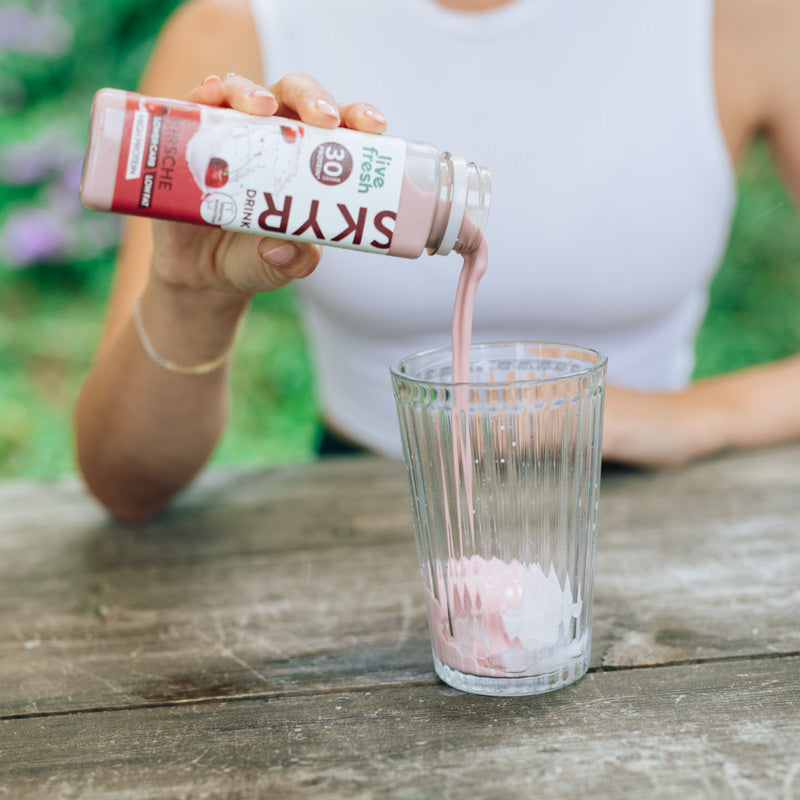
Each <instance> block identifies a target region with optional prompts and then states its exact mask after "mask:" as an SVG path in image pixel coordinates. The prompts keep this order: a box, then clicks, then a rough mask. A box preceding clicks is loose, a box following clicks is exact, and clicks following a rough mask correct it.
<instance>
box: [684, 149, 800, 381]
mask: <svg viewBox="0 0 800 800" xmlns="http://www.w3.org/2000/svg"><path fill="white" fill-rule="evenodd" d="M799 311H800V226H799V225H798V217H797V210H796V208H795V206H794V204H793V203H792V200H791V199H790V198H789V197H788V196H787V194H786V192H785V191H784V188H783V186H782V184H781V183H780V181H779V180H778V177H777V175H776V173H775V170H774V168H773V166H772V164H771V162H770V158H769V154H768V152H767V149H766V147H765V146H764V145H763V144H761V143H759V144H758V145H756V146H755V147H753V148H752V151H751V152H750V154H749V155H748V158H747V160H746V162H745V164H744V168H743V170H742V172H741V178H740V195H739V203H738V206H737V210H736V216H735V219H734V226H733V232H732V234H731V239H730V242H729V245H728V250H727V253H726V256H725V260H724V262H723V265H722V267H721V269H720V271H719V272H718V273H717V276H716V278H715V280H714V282H713V284H712V286H711V300H710V306H709V310H708V314H707V315H706V319H705V322H704V324H703V327H702V328H701V330H700V333H699V335H698V338H697V348H696V349H697V367H696V370H695V374H696V375H697V376H698V377H702V376H706V375H713V374H716V373H719V372H726V371H729V370H732V369H739V368H741V367H746V366H750V365H751V364H758V363H762V362H764V361H771V360H773V359H776V358H781V357H783V356H787V355H790V354H791V353H795V352H798V351H800V313H799Z"/></svg>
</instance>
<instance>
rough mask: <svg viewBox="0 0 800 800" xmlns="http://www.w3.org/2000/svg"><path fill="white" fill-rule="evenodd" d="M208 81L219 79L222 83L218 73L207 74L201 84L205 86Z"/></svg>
mask: <svg viewBox="0 0 800 800" xmlns="http://www.w3.org/2000/svg"><path fill="white" fill-rule="evenodd" d="M210 81H219V82H220V83H222V78H220V77H219V75H209V76H208V77H207V78H204V79H203V86H205V85H206V84H207V83H209V82H210Z"/></svg>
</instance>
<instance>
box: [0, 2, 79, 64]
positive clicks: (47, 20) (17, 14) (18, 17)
mask: <svg viewBox="0 0 800 800" xmlns="http://www.w3.org/2000/svg"><path fill="white" fill-rule="evenodd" d="M73 39H74V31H73V29H72V26H71V25H70V24H69V23H68V22H67V20H65V19H64V18H63V17H62V16H61V15H60V14H57V13H56V12H55V11H49V10H48V11H43V12H42V13H38V14H37V13H36V12H35V11H31V10H30V9H28V8H25V6H23V5H19V4H13V5H9V6H6V7H5V8H2V9H0V53H32V54H33V55H40V56H51V57H53V58H58V57H59V56H63V55H64V54H65V53H67V52H69V50H70V49H71V48H72V43H73Z"/></svg>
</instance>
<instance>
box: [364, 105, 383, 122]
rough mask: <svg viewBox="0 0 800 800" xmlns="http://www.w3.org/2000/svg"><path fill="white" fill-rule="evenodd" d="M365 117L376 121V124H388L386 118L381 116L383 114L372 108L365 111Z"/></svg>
mask: <svg viewBox="0 0 800 800" xmlns="http://www.w3.org/2000/svg"><path fill="white" fill-rule="evenodd" d="M364 116H366V117H369V118H370V119H374V120H375V122H380V123H385V122H386V117H384V116H383V114H381V112H380V111H378V109H377V108H372V106H370V107H369V108H365V109H364Z"/></svg>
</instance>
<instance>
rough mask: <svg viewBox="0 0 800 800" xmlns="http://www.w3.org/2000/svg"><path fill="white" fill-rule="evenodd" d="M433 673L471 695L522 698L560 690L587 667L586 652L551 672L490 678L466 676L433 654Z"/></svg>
mask: <svg viewBox="0 0 800 800" xmlns="http://www.w3.org/2000/svg"><path fill="white" fill-rule="evenodd" d="M433 665H434V668H435V669H436V674H437V675H438V676H439V677H440V678H441V679H442V680H443V681H444V682H445V683H446V684H447V685H448V686H452V687H453V688H454V689H459V690H460V691H462V692H469V693H470V694H485V695H489V696H490V697H524V696H526V695H532V694H544V693H545V692H552V691H555V690H556V689H561V688H563V687H564V686H569V685H570V684H571V683H575V681H577V680H578V679H579V678H582V677H583V676H584V675H585V674H586V671H587V670H588V669H589V651H588V649H587V651H586V652H585V653H583V654H582V655H579V656H576V657H575V658H571V659H570V660H569V661H567V662H565V663H564V666H563V667H561V668H560V669H558V670H555V671H554V672H544V673H542V674H541V675H527V676H525V677H522V678H490V677H487V676H485V675H469V674H467V673H466V672H461V671H460V670H457V669H453V668H452V667H448V666H447V664H444V663H443V662H441V661H440V660H439V659H438V658H437V657H436V653H434V654H433Z"/></svg>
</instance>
